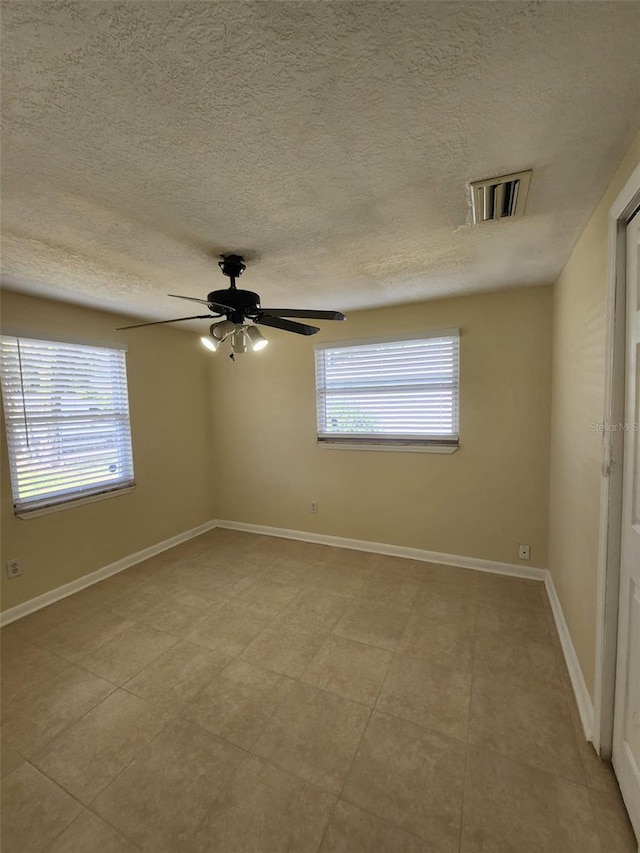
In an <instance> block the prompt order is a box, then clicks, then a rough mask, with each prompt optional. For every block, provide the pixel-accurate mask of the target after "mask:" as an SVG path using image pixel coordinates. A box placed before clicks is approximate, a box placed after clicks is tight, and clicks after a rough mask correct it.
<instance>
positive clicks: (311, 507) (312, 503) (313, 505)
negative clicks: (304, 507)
mask: <svg viewBox="0 0 640 853" xmlns="http://www.w3.org/2000/svg"><path fill="white" fill-rule="evenodd" d="M309 512H311V513H313V514H314V515H315V514H316V513H317V512H318V501H310V503H309Z"/></svg>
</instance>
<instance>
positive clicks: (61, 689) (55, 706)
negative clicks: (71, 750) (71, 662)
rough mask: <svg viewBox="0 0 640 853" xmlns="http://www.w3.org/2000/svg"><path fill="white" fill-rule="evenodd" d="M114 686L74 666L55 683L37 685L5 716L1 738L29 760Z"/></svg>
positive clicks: (9, 708)
mask: <svg viewBox="0 0 640 853" xmlns="http://www.w3.org/2000/svg"><path fill="white" fill-rule="evenodd" d="M114 689H115V688H114V686H113V684H110V683H109V682H107V681H104V680H103V679H101V678H97V677H96V676H95V675H92V674H91V673H89V672H85V671H84V670H83V669H80V668H79V667H76V666H72V667H69V668H68V669H66V670H65V671H64V672H62V673H60V674H59V675H58V676H57V677H56V678H55V679H53V680H52V681H46V682H35V683H34V684H32V685H30V687H29V689H28V690H26V691H25V692H24V693H21V694H20V696H19V697H18V698H17V699H15V700H14V701H13V702H12V703H11V704H10V706H9V707H8V708H7V709H6V711H5V712H4V715H3V722H2V736H3V738H4V739H5V741H6V742H7V743H9V745H10V746H13V747H14V748H15V749H17V750H18V751H19V752H20V753H22V755H24V756H25V757H26V758H30V757H31V756H32V755H34V754H35V753H36V752H38V751H39V750H40V749H42V747H44V746H45V745H46V744H47V743H48V742H49V741H50V740H52V739H53V738H54V737H56V735H58V734H60V732H61V731H62V730H63V729H66V728H67V726H70V725H71V724H72V723H75V722H76V720H79V719H80V717H82V716H84V714H86V713H87V711H90V710H91V708H93V707H94V706H95V705H97V704H98V703H99V702H101V701H102V700H103V699H106V697H107V696H108V695H109V694H110V693H112V692H113V691H114Z"/></svg>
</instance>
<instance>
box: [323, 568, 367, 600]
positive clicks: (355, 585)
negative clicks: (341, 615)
mask: <svg viewBox="0 0 640 853" xmlns="http://www.w3.org/2000/svg"><path fill="white" fill-rule="evenodd" d="M365 581H366V573H365V572H364V570H363V569H359V568H356V567H353V566H343V565H331V564H324V565H320V564H316V565H314V566H313V567H312V570H311V571H310V572H309V583H310V584H311V586H313V587H315V588H317V589H322V590H325V591H326V592H332V593H337V594H338V595H345V596H347V597H351V596H353V595H359V594H360V592H361V591H362V589H363V587H364V584H365Z"/></svg>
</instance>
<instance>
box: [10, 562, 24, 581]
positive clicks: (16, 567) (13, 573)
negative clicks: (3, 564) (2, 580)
mask: <svg viewBox="0 0 640 853" xmlns="http://www.w3.org/2000/svg"><path fill="white" fill-rule="evenodd" d="M21 574H22V565H21V563H20V560H7V575H8V576H9V577H10V578H17V577H18V575H21Z"/></svg>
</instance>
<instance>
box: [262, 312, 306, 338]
mask: <svg viewBox="0 0 640 853" xmlns="http://www.w3.org/2000/svg"><path fill="white" fill-rule="evenodd" d="M256 323H259V324H260V325H261V326H272V327H273V328H274V329H283V330H284V331H285V332H295V333H296V334H297V335H315V333H316V332H319V331H320V329H319V328H318V327H317V326H305V325H304V323H294V322H292V321H291V320H284V319H281V318H280V317H263V316H262V314H259V315H258V317H257V318H256Z"/></svg>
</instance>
